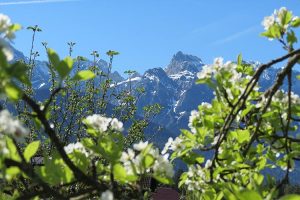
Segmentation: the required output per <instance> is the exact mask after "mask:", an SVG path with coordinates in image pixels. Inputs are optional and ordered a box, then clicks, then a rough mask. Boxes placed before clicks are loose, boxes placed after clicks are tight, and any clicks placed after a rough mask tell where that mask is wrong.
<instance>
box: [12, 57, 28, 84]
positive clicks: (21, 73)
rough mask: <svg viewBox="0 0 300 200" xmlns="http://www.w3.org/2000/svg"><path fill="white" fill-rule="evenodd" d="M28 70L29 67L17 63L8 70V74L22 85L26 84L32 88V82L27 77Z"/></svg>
mask: <svg viewBox="0 0 300 200" xmlns="http://www.w3.org/2000/svg"><path fill="white" fill-rule="evenodd" d="M27 68H28V66H27V65H26V64H25V63H22V62H16V63H14V64H12V65H10V66H9V67H8V68H7V73H8V74H9V75H10V76H11V77H14V78H16V79H18V80H19V81H21V82H22V83H24V84H26V85H28V86H31V82H30V80H29V78H28V76H27V72H26V69H27Z"/></svg>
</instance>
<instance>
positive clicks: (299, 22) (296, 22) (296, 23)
mask: <svg viewBox="0 0 300 200" xmlns="http://www.w3.org/2000/svg"><path fill="white" fill-rule="evenodd" d="M291 26H292V27H295V28H297V27H299V26H300V18H299V17H298V18H296V19H295V20H293V21H292V22H291Z"/></svg>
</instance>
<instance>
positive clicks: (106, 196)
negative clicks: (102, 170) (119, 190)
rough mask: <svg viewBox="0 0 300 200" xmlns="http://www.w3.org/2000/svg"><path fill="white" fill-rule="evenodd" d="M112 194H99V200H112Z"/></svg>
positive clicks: (107, 192) (109, 192)
mask: <svg viewBox="0 0 300 200" xmlns="http://www.w3.org/2000/svg"><path fill="white" fill-rule="evenodd" d="M113 199H114V194H113V193H112V192H111V191H110V190H106V191H105V192H103V193H102V194H101V197H100V200H113Z"/></svg>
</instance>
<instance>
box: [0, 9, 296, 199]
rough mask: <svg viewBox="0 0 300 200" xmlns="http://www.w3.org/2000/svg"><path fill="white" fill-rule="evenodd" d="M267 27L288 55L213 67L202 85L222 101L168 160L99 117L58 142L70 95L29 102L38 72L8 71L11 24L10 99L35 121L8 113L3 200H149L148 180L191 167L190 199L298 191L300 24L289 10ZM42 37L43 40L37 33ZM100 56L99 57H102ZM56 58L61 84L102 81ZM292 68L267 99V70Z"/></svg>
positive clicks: (6, 29)
mask: <svg viewBox="0 0 300 200" xmlns="http://www.w3.org/2000/svg"><path fill="white" fill-rule="evenodd" d="M263 25H264V27H265V32H264V33H262V35H263V36H265V37H267V38H269V39H273V40H278V41H279V42H280V43H281V44H282V45H283V47H284V49H286V50H287V51H288V52H287V54H286V55H284V56H283V57H280V58H277V59H274V60H272V61H271V62H269V63H267V64H262V65H260V66H259V67H257V68H256V67H254V66H252V65H249V64H246V63H245V62H243V61H242V57H241V55H240V56H238V59H237V61H236V62H226V63H223V59H222V58H217V59H215V61H214V64H213V65H210V66H204V67H203V70H202V71H201V72H199V73H198V74H197V76H198V78H199V80H198V81H197V82H198V83H199V84H208V85H209V86H210V87H212V88H213V89H214V94H215V97H214V99H213V100H212V102H211V103H202V104H201V105H199V107H198V110H195V111H192V113H191V116H190V121H189V127H190V130H183V131H182V133H181V134H180V135H179V136H178V137H177V138H175V139H174V140H173V139H171V138H170V139H169V141H168V142H167V144H166V146H165V147H164V149H163V150H162V151H160V150H159V149H158V148H155V147H154V146H153V144H150V143H148V142H142V141H141V142H138V143H136V144H133V145H129V148H127V147H128V146H126V145H125V142H124V141H126V138H125V137H124V136H123V135H122V131H123V123H122V122H121V121H119V120H118V119H116V118H114V117H107V116H104V115H100V114H94V113H95V112H94V113H90V114H89V115H87V116H86V117H84V119H83V121H82V123H83V124H84V132H85V133H84V134H83V135H82V136H83V138H81V139H80V141H78V142H76V143H70V144H65V141H64V142H63V141H62V139H61V138H60V135H63V134H64V133H58V132H57V129H55V127H54V126H53V125H52V124H51V122H50V120H49V119H50V117H51V115H50V114H49V113H52V112H53V110H52V109H55V107H51V106H49V105H51V103H52V100H53V97H54V96H55V95H56V93H59V92H61V91H60V89H59V88H60V86H61V85H60V84H59V85H58V86H57V85H54V87H56V88H53V91H52V94H51V96H50V98H49V99H48V100H47V101H45V103H43V104H41V103H37V102H36V101H35V100H34V99H33V98H32V96H30V95H28V94H31V93H30V92H31V89H30V88H31V82H30V75H31V73H30V70H31V68H30V67H29V68H28V65H25V64H22V63H15V64H10V63H8V61H10V60H11V58H12V55H11V54H10V50H9V47H8V45H7V40H8V39H12V38H13V36H14V34H13V33H14V31H16V30H17V29H19V26H18V25H12V24H11V23H10V21H9V18H8V17H6V16H4V15H1V16H0V31H1V32H0V33H1V40H0V41H1V43H0V44H1V45H0V47H1V51H0V67H1V71H0V80H1V82H0V93H1V94H3V95H4V97H5V98H6V97H7V98H8V99H9V100H10V101H12V102H15V103H16V104H17V105H19V104H20V102H23V103H24V105H22V106H23V107H22V108H26V111H27V113H25V114H27V115H29V116H30V117H31V118H29V119H30V120H29V122H27V121H23V122H21V119H22V118H20V116H19V117H13V116H12V114H11V113H10V112H9V111H8V110H6V109H4V110H2V111H0V134H1V135H0V170H1V175H0V181H1V183H0V184H2V185H3V187H1V188H3V189H1V192H2V194H1V195H2V196H3V197H4V198H8V197H11V198H13V199H14V198H17V199H26V198H27V199H30V198H34V197H36V198H48V197H51V198H55V199H72V198H74V199H75V198H76V199H89V198H94V197H95V198H97V197H98V198H100V199H114V198H115V199H143V198H149V196H147V193H145V191H143V190H142V188H141V187H140V184H139V181H140V180H141V179H142V178H143V177H145V176H151V177H153V178H155V179H156V180H158V181H160V182H161V183H164V184H172V182H173V181H172V177H173V175H174V170H173V167H172V161H173V160H174V159H181V160H182V161H184V162H185V163H186V164H187V166H188V171H187V172H184V173H183V174H182V175H181V177H180V181H179V185H178V186H179V187H180V188H184V189H186V190H187V194H186V197H187V198H189V199H230V200H231V199H232V200H235V199H258V200H259V199H275V198H277V197H278V195H280V194H279V193H278V191H279V189H280V188H281V187H282V186H284V185H286V184H288V183H289V179H290V174H291V173H292V172H293V171H294V170H297V168H296V165H295V161H296V160H299V159H300V145H299V142H300V139H299V137H298V134H297V133H298V122H299V121H300V98H299V96H298V95H296V94H294V93H293V91H292V89H293V85H292V80H291V77H292V73H293V70H292V69H293V67H294V66H295V65H296V64H297V62H299V60H300V49H296V50H295V49H294V45H295V43H296V42H297V37H296V35H295V32H294V29H295V28H297V27H299V26H300V18H299V17H295V16H293V15H292V13H291V12H290V11H288V10H287V9H286V8H281V9H280V10H278V11H275V13H274V14H273V15H272V16H269V17H266V18H265V19H264V21H263ZM32 30H34V31H38V29H37V27H33V29H32ZM34 33H35V32H34ZM71 46H72V45H71V44H70V48H71ZM70 52H71V51H70ZM115 53H116V52H113V51H111V52H110V54H111V55H114V54H115ZM34 55H35V54H34ZM93 55H94V56H95V57H97V53H96V52H94V54H93ZM48 56H49V60H50V63H51V66H52V67H53V68H51V69H52V70H53V71H54V72H55V73H56V74H58V77H59V82H60V83H63V82H64V81H66V79H68V78H71V79H76V80H77V81H91V80H92V79H93V78H94V77H95V76H96V74H95V70H93V69H91V70H88V71H78V72H77V74H76V75H74V76H73V77H70V76H69V74H70V72H71V70H72V68H73V60H72V59H70V58H66V59H63V60H60V59H59V57H58V55H57V54H56V53H55V52H54V51H53V50H49V49H48ZM30 60H31V59H30ZM33 60H34V59H33ZM286 60H287V62H286V64H285V66H283V68H282V70H281V71H280V72H279V73H278V74H277V77H276V78H275V82H274V83H273V85H272V86H271V87H270V88H268V89H267V90H265V91H262V90H261V89H260V87H259V85H258V80H259V79H260V77H261V76H262V74H263V73H264V71H265V70H266V69H268V68H270V67H271V66H273V65H275V64H278V63H281V62H283V61H286ZM28 72H29V73H28ZM284 81H287V82H288V90H287V91H283V90H281V86H282V84H283V82H284ZM105 83H106V82H105ZM93 84H94V82H89V84H88V85H89V87H88V88H89V90H91V91H90V92H91V93H90V95H91V99H93V98H94V96H93V95H95V93H93V92H94V91H95V85H93ZM108 84H109V82H108ZM104 88H106V87H104ZM102 92H106V90H103V91H102ZM103 103H104V104H105V102H101V104H100V105H103ZM106 103H107V102H106ZM93 109H94V108H92V109H90V110H93ZM95 109H97V108H95ZM94 111H96V110H94ZM73 114H74V115H75V114H76V113H73ZM25 119H27V118H25ZM24 124H26V125H29V126H32V127H35V126H39V127H41V129H42V130H43V131H42V132H41V134H43V135H44V136H45V137H46V138H47V139H49V144H50V146H52V148H50V151H49V150H48V149H47V150H45V149H43V148H41V146H42V142H41V141H42V140H40V139H39V138H38V137H37V138H36V139H35V140H34V141H30V140H28V139H26V138H28V136H30V134H31V132H32V129H31V128H30V127H26V126H25V125H24ZM73 134H74V135H75V134H76V132H73ZM31 138H32V137H31ZM37 152H40V155H42V157H43V165H41V166H36V165H34V162H32V161H33V160H32V158H34V156H35V155H36V153H37ZM206 152H209V153H208V154H207V153H206ZM168 153H171V156H169V154H168ZM204 154H206V155H211V156H210V157H208V156H204ZM169 157H170V158H169ZM277 168H281V169H282V170H284V173H285V174H284V176H283V177H282V178H281V179H280V180H278V179H277V180H276V179H275V178H278V177H269V178H267V177H268V176H267V175H266V172H265V173H264V174H263V173H262V172H263V171H265V170H266V169H270V170H271V171H272V169H277ZM270 170H269V171H270ZM276 181H277V182H276ZM298 198H299V196H297V195H288V196H285V197H282V199H298Z"/></svg>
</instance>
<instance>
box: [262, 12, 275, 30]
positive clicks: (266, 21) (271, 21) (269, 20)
mask: <svg viewBox="0 0 300 200" xmlns="http://www.w3.org/2000/svg"><path fill="white" fill-rule="evenodd" d="M274 23H275V17H274V15H271V16H267V17H265V18H264V20H263V21H262V25H263V26H264V29H265V30H268V29H269V28H270V27H271V26H273V25H274Z"/></svg>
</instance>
